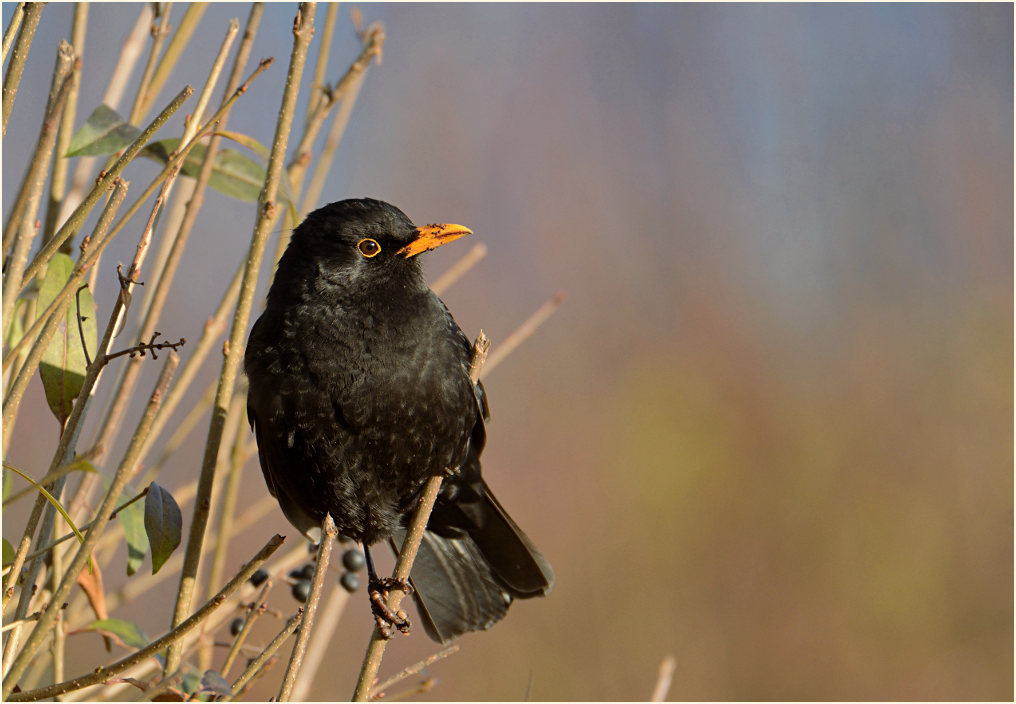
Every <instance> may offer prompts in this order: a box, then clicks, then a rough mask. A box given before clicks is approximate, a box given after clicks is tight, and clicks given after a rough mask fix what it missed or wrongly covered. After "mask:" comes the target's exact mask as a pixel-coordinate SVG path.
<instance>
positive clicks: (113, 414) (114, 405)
mask: <svg viewBox="0 0 1016 704" xmlns="http://www.w3.org/2000/svg"><path fill="white" fill-rule="evenodd" d="M272 61H273V60H272V59H264V60H262V61H261V63H260V64H259V65H258V67H257V69H255V70H254V72H253V73H251V75H250V77H249V78H248V79H247V81H245V82H244V84H243V85H241V86H240V87H239V88H237V89H236V91H234V92H233V93H232V95H230V97H229V98H227V99H226V100H225V101H224V102H223V104H222V105H221V106H220V107H219V109H218V110H217V111H216V113H215V114H214V115H213V116H212V117H211V118H210V119H209V120H208V121H207V122H206V123H205V124H204V125H203V126H202V127H201V128H200V129H198V130H197V131H196V132H195V136H194V137H193V139H191V140H190V141H189V142H187V144H185V145H184V146H182V147H181V148H180V149H179V150H178V151H177V152H176V153H175V155H174V156H173V157H172V158H171V159H170V161H169V163H168V164H166V166H165V167H164V168H163V170H162V172H161V173H160V174H159V176H157V177H156V178H155V179H154V180H153V181H152V183H151V184H150V185H149V187H148V189H146V191H145V192H144V193H143V194H142V195H141V197H140V198H139V199H138V200H137V201H135V203H134V204H133V205H132V206H131V207H130V208H128V211H127V213H126V214H125V215H124V216H123V217H122V218H121V219H120V221H119V222H118V223H117V224H116V225H114V226H113V228H112V230H110V235H111V236H113V235H115V234H116V233H117V232H118V231H119V229H120V228H121V227H123V226H124V224H125V223H127V222H128V221H129V220H130V218H131V217H132V216H133V214H134V212H135V211H136V210H137V209H138V207H140V204H141V203H142V202H144V200H145V199H146V198H147V197H148V196H149V195H150V194H151V193H152V192H153V191H154V189H155V187H156V186H158V185H159V184H160V183H162V182H163V180H164V179H166V178H168V177H169V176H170V175H171V174H173V173H175V172H176V171H177V170H178V169H179V168H180V166H181V164H182V163H183V160H184V158H186V155H187V153H188V151H189V150H190V149H191V148H192V147H193V146H194V145H195V144H196V143H197V141H198V140H199V139H200V138H201V137H202V136H203V135H204V134H205V133H206V132H208V131H209V130H210V129H211V128H212V126H214V125H215V124H216V123H217V121H218V120H219V119H220V118H221V117H222V115H223V114H224V113H225V112H226V111H228V110H229V108H230V106H231V105H232V104H233V102H235V101H236V99H237V98H239V97H240V96H241V95H243V93H244V92H246V90H247V88H248V87H249V86H250V84H251V82H252V81H253V80H254V79H255V78H257V77H258V76H259V75H260V74H261V72H262V71H264V70H265V69H267V68H268V67H269V66H270V65H271V64H272ZM61 229H62V228H61ZM193 362H194V355H192V357H191V360H190V362H188V365H187V368H186V369H187V370H191V369H193V370H194V371H193V373H196V372H197V368H196V366H195V365H194V364H193ZM190 378H191V377H186V380H187V383H189V380H190ZM183 379H184V378H183V377H182V378H181V380H183ZM179 387H180V385H179V384H177V385H176V386H174V392H177V391H179ZM181 395H182V392H180V393H174V398H175V399H176V400H179V398H181ZM127 398H128V395H127V394H120V395H114V397H113V399H112V402H111V406H110V409H109V411H108V412H107V413H106V416H105V418H104V420H103V423H102V425H101V428H100V431H99V440H98V443H99V444H103V445H106V446H109V444H110V442H109V441H110V439H111V438H112V436H113V435H114V434H115V432H116V430H117V426H116V423H115V422H114V421H115V420H116V419H117V418H118V417H119V416H120V415H121V413H122V411H123V404H124V403H126V401H127ZM174 403H176V401H174ZM149 447H150V445H149V446H146V447H145V448H144V450H145V452H147V451H148V449H149ZM93 486H94V482H90V481H88V478H86V480H85V481H83V482H82V484H81V486H79V487H78V491H77V493H76V494H75V496H74V499H73V500H72V502H71V506H72V509H74V510H77V509H78V507H80V506H81V505H82V504H83V503H84V502H85V501H86V500H87V497H88V495H89V493H90V492H91V490H92V488H93Z"/></svg>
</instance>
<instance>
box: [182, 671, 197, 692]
mask: <svg viewBox="0 0 1016 704" xmlns="http://www.w3.org/2000/svg"><path fill="white" fill-rule="evenodd" d="M180 689H181V690H183V691H184V692H185V693H186V694H187V695H188V696H191V695H194V694H196V693H197V691H198V690H199V689H201V676H200V675H199V674H198V672H197V668H193V667H189V668H187V669H186V670H185V671H184V673H183V680H182V681H181V682H180Z"/></svg>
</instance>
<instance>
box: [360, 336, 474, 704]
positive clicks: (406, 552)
mask: <svg viewBox="0 0 1016 704" xmlns="http://www.w3.org/2000/svg"><path fill="white" fill-rule="evenodd" d="M489 349H490V340H489V339H488V338H487V336H486V335H485V334H484V332H483V331H482V330H481V331H480V334H479V335H478V336H477V338H476V342H475V343H474V345H473V359H472V362H471V364H470V365H469V376H470V378H471V379H472V380H473V382H474V383H475V382H476V380H477V379H479V377H480V372H481V370H482V369H483V365H484V363H485V362H486V361H487V352H488V351H489ZM441 481H442V476H441V475H440V474H439V475H436V476H433V477H431V478H430V479H428V480H427V483H426V484H424V486H423V491H422V492H421V493H420V499H419V503H418V504H417V507H416V512H415V513H413V518H412V520H411V521H410V523H409V529H408V530H407V532H406V540H405V542H403V544H402V548H401V549H400V550H399V556H398V558H397V559H396V561H395V571H394V572H393V574H392V580H393V581H394V582H395V583H396V584H398V583H400V582H401V583H405V582H406V581H407V580H408V579H409V574H410V571H411V570H412V569H413V560H415V559H416V553H417V551H418V550H419V549H420V541H422V540H423V532H424V531H425V530H426V529H427V520H428V519H429V518H430V512H431V510H433V508H434V502H435V501H437V495H438V492H440V491H441ZM404 596H405V592H403V591H402V590H401V589H399V588H396V589H393V590H392V591H391V592H390V593H389V595H388V599H387V601H388V608H389V609H391V610H392V611H394V612H398V608H399V604H400V603H401V602H402V598H403V597H404ZM387 645H388V638H387V637H386V636H385V634H384V633H382V632H381V629H380V627H379V626H377V625H375V626H374V632H373V633H372V634H371V637H370V643H369V644H368V645H367V652H366V653H365V654H364V657H363V664H362V665H361V667H360V676H359V678H358V679H357V681H356V689H355V690H354V692H353V701H355V702H364V701H367V699H368V698H369V697H370V692H371V689H372V687H373V686H374V680H376V679H377V673H378V671H379V670H380V669H381V658H383V657H384V652H385V647H386V646H387Z"/></svg>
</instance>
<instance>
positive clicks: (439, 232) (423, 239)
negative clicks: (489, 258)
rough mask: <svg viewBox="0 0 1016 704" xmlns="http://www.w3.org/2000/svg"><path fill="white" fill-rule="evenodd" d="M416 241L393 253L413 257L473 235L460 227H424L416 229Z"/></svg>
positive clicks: (467, 229)
mask: <svg viewBox="0 0 1016 704" xmlns="http://www.w3.org/2000/svg"><path fill="white" fill-rule="evenodd" d="M416 233H417V234H416V239H415V240H413V241H412V242H410V243H409V244H407V245H406V246H405V247H403V248H402V249H400V250H398V251H397V252H395V253H396V254H401V255H403V256H404V257H407V258H408V257H415V256H416V255H417V254H422V253H423V252H429V251H430V250H432V249H437V248H438V247H440V246H441V245H443V244H448V243H449V242H452V241H453V240H457V239H458V238H460V237H464V236H466V235H471V234H473V231H472V230H470V229H469V228H468V227H463V226H462V225H424V226H423V227H418V228H416Z"/></svg>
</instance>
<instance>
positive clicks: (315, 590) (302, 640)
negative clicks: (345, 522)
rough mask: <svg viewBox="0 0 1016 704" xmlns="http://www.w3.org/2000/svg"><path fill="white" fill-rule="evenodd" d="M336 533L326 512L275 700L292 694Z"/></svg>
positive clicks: (284, 698) (283, 700)
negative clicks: (300, 617)
mask: <svg viewBox="0 0 1016 704" xmlns="http://www.w3.org/2000/svg"><path fill="white" fill-rule="evenodd" d="M338 534H339V531H338V530H337V529H336V527H335V521H333V520H332V515H331V514H330V513H326V514H325V519H324V520H323V521H322V522H321V545H320V546H319V547H318V555H317V565H315V567H314V577H313V579H312V580H311V583H310V596H308V597H307V606H306V608H305V609H304V611H303V624H302V625H301V626H300V632H299V633H298V634H297V636H296V645H294V646H293V654H292V655H291V656H290V657H289V665H287V666H286V674H285V676H283V678H282V688H281V689H280V690H279V696H278V698H277V701H280V702H288V701H289V700H290V698H291V697H292V695H293V685H294V684H295V683H296V678H297V677H299V675H300V668H301V667H302V666H303V655H304V653H305V652H306V651H307V643H308V642H309V641H310V636H311V632H312V630H313V627H314V615H315V614H316V613H317V607H318V602H320V601H321V588H322V587H323V586H324V582H325V577H327V576H328V562H329V560H330V559H331V556H332V547H333V546H334V545H335V538H336V537H338Z"/></svg>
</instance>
